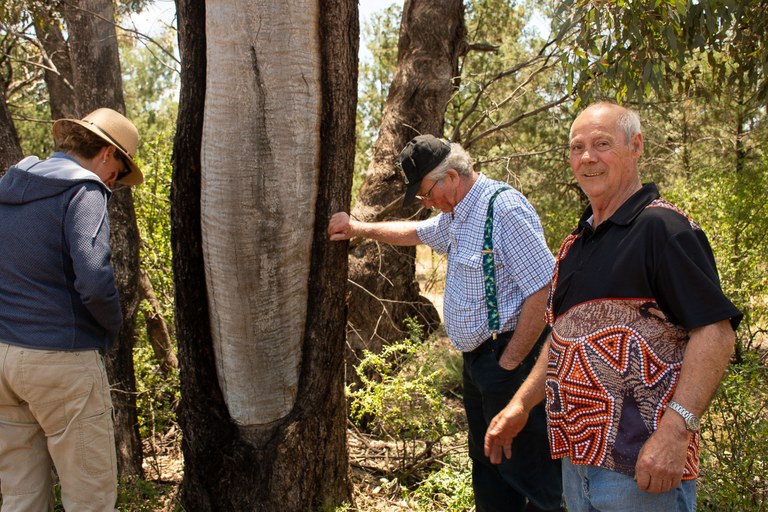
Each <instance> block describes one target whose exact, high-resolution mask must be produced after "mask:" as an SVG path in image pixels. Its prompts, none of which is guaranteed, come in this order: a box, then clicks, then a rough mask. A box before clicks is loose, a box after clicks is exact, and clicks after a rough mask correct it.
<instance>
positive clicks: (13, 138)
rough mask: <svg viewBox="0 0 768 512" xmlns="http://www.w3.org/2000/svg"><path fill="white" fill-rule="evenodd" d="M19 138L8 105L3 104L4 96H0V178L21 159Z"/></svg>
mask: <svg viewBox="0 0 768 512" xmlns="http://www.w3.org/2000/svg"><path fill="white" fill-rule="evenodd" d="M23 157H24V156H23V154H22V152H21V145H20V144H19V136H18V135H17V134H16V126H15V125H14V124H13V119H11V114H10V112H8V105H7V104H6V102H5V94H2V96H0V176H2V175H3V174H5V171H7V170H8V167H10V166H11V165H13V164H15V163H17V162H18V161H19V160H21V159H22V158H23Z"/></svg>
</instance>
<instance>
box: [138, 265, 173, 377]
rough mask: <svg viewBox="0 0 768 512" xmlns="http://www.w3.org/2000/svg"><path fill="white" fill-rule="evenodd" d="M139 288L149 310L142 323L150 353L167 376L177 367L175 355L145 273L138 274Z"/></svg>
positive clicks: (155, 297) (158, 305) (163, 319)
mask: <svg viewBox="0 0 768 512" xmlns="http://www.w3.org/2000/svg"><path fill="white" fill-rule="evenodd" d="M139 288H140V290H141V297H142V298H144V299H146V301H147V302H148V303H149V308H150V309H149V310H148V311H145V312H144V322H145V323H146V324H147V339H149V344H150V345H152V351H153V352H154V353H155V359H156V360H157V363H158V364H159V365H160V370H162V372H163V373H164V374H166V375H167V374H168V373H169V372H170V371H171V370H174V369H176V368H178V367H179V362H178V360H177V359H176V353H175V352H174V350H173V340H172V339H171V333H170V332H168V324H167V323H166V321H165V317H163V313H162V311H161V308H160V301H159V300H157V296H156V295H155V289H154V288H153V287H152V282H151V281H150V280H149V276H148V275H147V273H146V272H144V271H141V272H139Z"/></svg>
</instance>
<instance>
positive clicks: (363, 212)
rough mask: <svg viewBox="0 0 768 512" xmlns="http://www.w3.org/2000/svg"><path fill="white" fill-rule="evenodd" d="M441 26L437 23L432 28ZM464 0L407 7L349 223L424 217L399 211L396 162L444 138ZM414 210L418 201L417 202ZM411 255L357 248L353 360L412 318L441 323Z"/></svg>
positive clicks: (400, 333) (420, 0) (426, 0)
mask: <svg viewBox="0 0 768 512" xmlns="http://www.w3.org/2000/svg"><path fill="white" fill-rule="evenodd" d="M436 20H439V23H437V22H436ZM465 37H466V29H465V26H464V12H463V5H462V2H461V0H408V1H406V2H405V5H404V6H403V20H402V25H401V28H400V40H399V43H398V58H397V68H396V71H395V76H394V78H393V81H392V84H391V86H390V89H389V96H388V97H387V101H386V107H385V109H384V115H383V118H382V123H381V128H380V130H379V136H378V139H377V140H376V143H375V144H374V147H373V158H372V159H371V163H370V166H369V167H368V172H367V173H366V177H365V182H364V183H363V186H362V187H361V188H360V192H359V194H358V196H357V202H356V204H355V210H354V211H353V212H352V215H353V216H354V217H355V218H357V219H360V220H365V221H380V220H391V219H394V218H413V217H414V216H415V217H418V218H421V217H425V216H426V214H427V213H428V212H419V211H418V209H419V207H420V205H419V204H414V205H413V206H411V207H409V208H407V209H402V208H401V207H400V205H401V203H402V195H403V193H404V192H405V186H404V184H403V183H402V178H401V177H400V175H399V174H398V173H396V172H395V165H394V162H395V158H396V157H397V155H398V153H399V152H400V150H401V149H402V148H403V147H404V146H405V144H406V143H407V142H408V141H409V140H410V139H411V138H413V137H415V136H416V135H420V134H426V133H431V134H433V135H436V136H442V131H443V117H444V114H445V108H446V106H447V105H448V101H449V100H450V97H451V94H452V93H453V91H454V87H455V83H454V81H455V80H456V77H458V76H459V70H458V61H459V56H460V55H461V54H462V53H463V52H464V50H465V48H466V40H465ZM416 203H418V201H417V202H416ZM415 255H416V251H415V249H414V248H412V247H394V246H388V245H385V244H380V243H377V242H373V241H361V242H360V243H357V244H356V245H354V246H353V248H352V251H351V253H350V280H351V281H352V283H353V284H351V285H350V286H349V294H350V299H349V323H350V332H349V334H348V339H349V343H350V345H351V347H352V348H353V349H354V351H355V352H357V353H360V352H361V351H362V349H364V348H367V349H369V350H372V351H374V352H377V351H378V350H379V349H380V348H381V345H382V343H386V342H390V341H395V340H398V339H402V338H403V337H404V336H405V334H406V333H405V332H404V330H403V321H404V320H405V319H406V318H407V317H414V318H416V319H417V320H418V321H420V322H421V323H422V324H423V325H425V326H427V328H428V331H427V332H431V330H433V329H434V328H435V327H436V326H437V325H438V324H439V323H440V318H439V316H438V315H437V311H436V310H435V308H434V306H432V304H431V303H430V302H429V301H428V300H427V299H425V298H423V297H421V296H420V295H419V285H418V283H417V282H416V281H415Z"/></svg>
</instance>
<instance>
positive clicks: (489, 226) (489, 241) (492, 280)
mask: <svg viewBox="0 0 768 512" xmlns="http://www.w3.org/2000/svg"><path fill="white" fill-rule="evenodd" d="M510 188H512V187H501V188H500V189H498V190H496V192H494V193H493V195H492V196H491V199H490V201H488V213H487V214H486V216H485V235H484V240H483V251H482V255H483V279H484V280H485V304H486V306H487V309H488V327H489V328H490V330H491V332H492V333H493V339H496V334H498V332H499V306H498V302H497V300H496V265H495V263H494V258H493V202H494V201H495V200H496V196H498V195H499V194H500V193H502V192H504V191H505V190H509V189H510Z"/></svg>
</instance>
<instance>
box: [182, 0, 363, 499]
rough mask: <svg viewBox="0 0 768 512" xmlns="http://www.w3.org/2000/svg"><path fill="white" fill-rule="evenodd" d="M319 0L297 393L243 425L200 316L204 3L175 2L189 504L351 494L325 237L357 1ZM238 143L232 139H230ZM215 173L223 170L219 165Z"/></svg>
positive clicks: (337, 318)
mask: <svg viewBox="0 0 768 512" xmlns="http://www.w3.org/2000/svg"><path fill="white" fill-rule="evenodd" d="M356 5H357V4H356V2H355V1H354V0H334V1H330V2H324V3H323V6H322V9H321V11H322V12H323V14H322V18H321V19H320V20H319V24H318V26H319V30H320V31H321V40H322V47H321V48H310V49H308V51H317V52H318V53H319V55H320V60H321V63H320V64H319V65H321V66H322V68H321V69H322V73H323V76H322V81H323V93H322V94H323V108H322V121H321V126H320V127H319V130H320V132H321V139H322V143H321V147H320V148H318V151H319V152H320V154H321V157H320V159H321V177H320V186H319V189H318V197H317V202H316V210H315V216H316V217H315V226H316V229H315V233H314V238H313V246H312V272H311V275H312V279H311V282H310V283H309V289H308V294H307V297H306V300H307V310H308V312H309V313H308V317H307V324H306V328H305V332H304V333H303V351H302V363H301V375H300V379H299V389H298V396H297V400H296V405H295V407H294V408H293V409H292V410H291V412H290V413H289V414H288V415H287V416H285V417H284V418H281V419H280V420H278V421H276V422H274V423H273V424H269V425H264V426H257V427H253V426H251V427H241V426H238V425H237V424H235V423H234V422H233V421H232V418H231V417H230V415H229V412H228V409H227V406H226V404H225V402H224V398H223V396H222V393H221V388H220V385H219V380H218V375H217V371H216V364H215V357H216V356H215V353H214V349H213V340H212V336H211V326H210V320H209V303H208V298H207V292H206V289H205V285H204V283H205V277H204V276H205V274H204V272H205V270H204V262H203V251H202V231H201V223H200V219H201V205H200V197H201V161H200V149H201V145H202V127H203V116H204V111H205V104H204V98H205V83H206V40H205V34H206V25H205V5H204V3H203V2H199V1H196V0H177V12H178V25H179V48H180V53H181V57H182V74H181V96H180V103H179V118H178V119H179V120H178V125H177V132H176V138H175V140H174V156H173V169H174V170H173V173H174V174H173V186H172V190H171V222H172V246H173V250H174V259H173V266H174V279H175V285H176V288H175V289H176V306H177V312H176V333H177V339H178V344H179V364H180V378H181V391H182V393H181V394H182V399H181V404H180V410H179V422H180V424H181V426H182V429H183V431H184V436H183V441H182V449H183V453H184V464H185V468H184V482H183V484H182V502H183V504H184V507H185V508H186V509H187V510H196V511H206V510H257V511H262V510H263V511H274V510H282V511H306V510H317V509H319V508H321V507H331V506H333V505H338V504H341V503H342V502H343V501H349V500H350V499H351V490H350V487H349V481H348V478H347V457H346V455H347V454H346V406H345V400H344V369H343V354H344V319H345V306H344V294H343V293H339V292H338V291H339V290H343V289H344V283H345V281H346V264H345V260H346V247H345V246H344V245H343V244H336V243H331V242H329V241H328V240H327V238H326V236H325V227H326V225H327V219H328V218H329V217H330V215H331V213H332V212H334V211H336V210H338V209H341V208H345V207H348V205H349V200H350V197H349V191H350V188H351V179H352V168H353V161H354V122H355V102H356V82H357V45H358V42H357V38H358V25H357V8H356ZM232 150H233V151H235V150H237V148H236V147H233V148H232ZM222 171H224V170H222Z"/></svg>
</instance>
